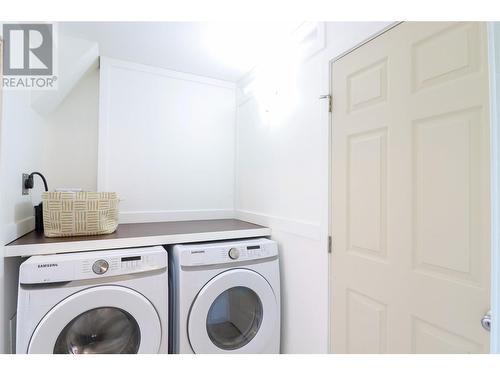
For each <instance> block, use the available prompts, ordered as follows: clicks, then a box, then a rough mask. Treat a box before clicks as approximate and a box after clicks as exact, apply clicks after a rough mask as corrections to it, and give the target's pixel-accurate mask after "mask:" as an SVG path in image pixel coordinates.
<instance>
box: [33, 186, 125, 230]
mask: <svg viewBox="0 0 500 375" xmlns="http://www.w3.org/2000/svg"><path fill="white" fill-rule="evenodd" d="M42 199H43V226H44V233H45V236H46V237H68V236H92V235H99V234H109V233H113V232H114V231H115V230H116V228H117V227H118V202H119V199H118V197H117V195H116V193H101V192H87V191H84V192H46V193H43V195H42Z"/></svg>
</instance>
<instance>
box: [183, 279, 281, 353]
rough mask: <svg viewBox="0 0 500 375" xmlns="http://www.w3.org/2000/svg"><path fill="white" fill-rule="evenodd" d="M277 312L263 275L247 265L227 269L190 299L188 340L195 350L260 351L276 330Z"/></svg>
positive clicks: (222, 351) (270, 290)
mask: <svg viewBox="0 0 500 375" xmlns="http://www.w3.org/2000/svg"><path fill="white" fill-rule="evenodd" d="M278 313H279V309H278V301H277V300H276V296H275V294H274V291H273V289H272V288H271V286H270V285H269V283H268V282H267V280H266V279H264V277H262V276H261V275H260V274H258V273H257V272H254V271H251V270H248V269H233V270H229V271H226V272H223V273H221V274H219V275H217V276H216V277H214V278H213V279H211V280H210V281H209V282H208V283H207V284H205V286H204V287H203V288H202V289H201V290H200V292H199V293H198V295H197V297H196V299H195V300H194V302H193V305H192V307H191V311H190V314H189V320H188V335H189V342H190V343H191V347H192V349H193V351H194V352H195V353H262V352H263V351H265V348H266V347H267V346H268V344H269V340H270V339H271V338H272V335H274V334H276V332H277V331H276V324H277V322H278V321H279V320H278ZM278 332H279V330H278Z"/></svg>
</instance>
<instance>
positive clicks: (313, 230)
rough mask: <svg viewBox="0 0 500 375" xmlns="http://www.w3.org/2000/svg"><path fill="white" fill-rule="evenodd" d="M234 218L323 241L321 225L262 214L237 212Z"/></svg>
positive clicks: (273, 229) (244, 211)
mask: <svg viewBox="0 0 500 375" xmlns="http://www.w3.org/2000/svg"><path fill="white" fill-rule="evenodd" d="M234 217H235V218H236V219H239V220H243V221H248V222H250V223H254V224H258V225H262V226H266V227H269V228H271V229H272V231H273V233H274V231H282V232H286V233H291V234H294V235H297V236H301V237H305V238H309V239H312V240H316V241H319V240H321V237H322V236H321V225H320V224H318V223H310V222H305V221H299V220H293V219H287V218H284V217H279V216H272V215H267V214H263V213H260V212H253V211H246V210H235V211H234Z"/></svg>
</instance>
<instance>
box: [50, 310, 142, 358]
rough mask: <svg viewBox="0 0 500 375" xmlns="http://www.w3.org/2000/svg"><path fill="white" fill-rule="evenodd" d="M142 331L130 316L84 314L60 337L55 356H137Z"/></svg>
mask: <svg viewBox="0 0 500 375" xmlns="http://www.w3.org/2000/svg"><path fill="white" fill-rule="evenodd" d="M140 342H141V331H140V329H139V325H138V324H137V321H136V320H135V319H134V317H133V316H132V315H130V314H129V313H128V312H126V311H124V310H122V309H119V308H116V307H97V308H95V309H92V310H88V311H85V312H84V313H81V314H80V315H78V316H77V317H76V318H74V319H73V320H72V321H71V322H69V323H68V324H67V325H66V327H64V329H63V330H62V332H61V333H60V334H59V336H58V338H57V341H56V344H55V346H54V354H135V353H137V352H138V350H139V345H140Z"/></svg>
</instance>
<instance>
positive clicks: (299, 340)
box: [235, 22, 388, 353]
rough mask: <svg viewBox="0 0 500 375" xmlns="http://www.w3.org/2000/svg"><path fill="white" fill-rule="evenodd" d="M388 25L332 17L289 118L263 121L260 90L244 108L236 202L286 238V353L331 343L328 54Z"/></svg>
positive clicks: (302, 73) (244, 213)
mask: <svg viewBox="0 0 500 375" xmlns="http://www.w3.org/2000/svg"><path fill="white" fill-rule="evenodd" d="M387 25H388V23H386V22H366V23H364V22H352V23H337V22H334V23H327V28H326V34H327V35H326V48H325V49H323V50H322V51H320V52H319V53H317V54H316V55H314V56H313V57H312V58H310V59H309V60H306V61H305V62H303V63H301V65H300V67H299V69H298V74H297V77H296V80H297V82H296V87H297V88H296V91H297V92H296V94H297V101H296V104H294V105H290V106H289V108H287V112H288V113H286V114H283V118H284V119H283V120H281V121H276V122H274V123H273V122H271V123H269V122H267V121H265V120H263V119H262V118H261V116H260V114H259V112H260V111H259V107H258V106H259V104H258V100H256V98H255V97H253V98H251V99H250V100H248V101H246V102H243V103H242V104H240V105H239V107H238V115H237V141H236V144H237V157H236V160H237V161H236V163H237V164H236V171H237V172H236V176H237V185H236V199H235V209H236V214H237V216H238V217H240V218H242V219H246V220H250V221H254V222H256V223H261V224H264V225H268V226H270V227H271V228H272V230H273V238H274V239H276V240H277V241H278V242H279V245H280V255H281V276H282V290H283V292H282V296H283V297H282V303H283V323H282V351H283V352H285V353H324V352H327V351H328V350H329V342H328V341H329V337H328V336H329V329H328V327H329V316H328V307H329V294H328V293H329V291H328V288H327V285H328V269H329V256H328V253H327V241H328V189H329V187H328V186H329V183H328V179H329V177H328V176H329V170H328V168H329V167H328V153H329V130H328V127H329V121H328V119H329V117H328V109H327V104H326V101H323V102H322V101H320V100H318V97H319V95H322V94H326V93H328V92H329V61H330V59H332V58H334V57H335V56H337V55H339V54H340V53H342V52H344V51H346V50H348V49H349V48H351V47H353V46H355V45H356V44H357V43H359V42H361V41H362V40H364V39H366V38H367V37H369V36H371V35H372V34H374V33H376V32H378V31H379V30H381V29H383V28H384V27H386V26H387ZM278 92H279V88H278ZM287 94H289V93H287ZM278 117H279V116H278Z"/></svg>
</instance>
